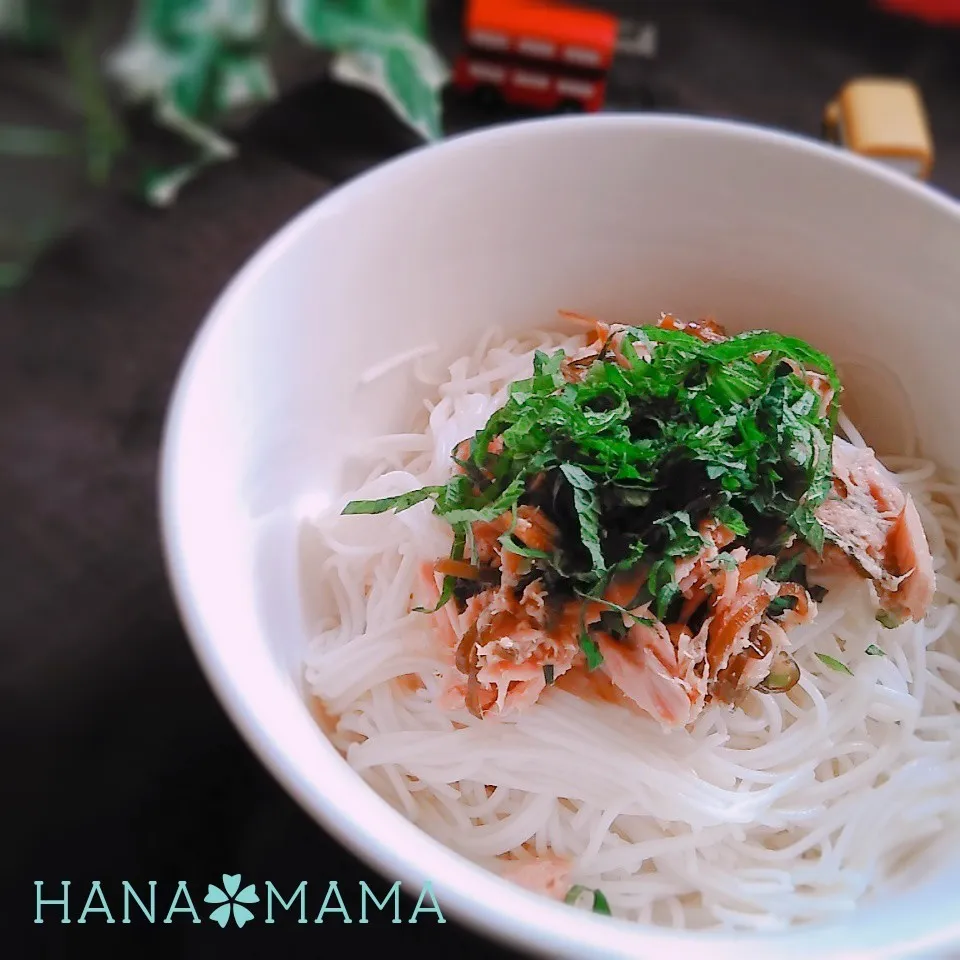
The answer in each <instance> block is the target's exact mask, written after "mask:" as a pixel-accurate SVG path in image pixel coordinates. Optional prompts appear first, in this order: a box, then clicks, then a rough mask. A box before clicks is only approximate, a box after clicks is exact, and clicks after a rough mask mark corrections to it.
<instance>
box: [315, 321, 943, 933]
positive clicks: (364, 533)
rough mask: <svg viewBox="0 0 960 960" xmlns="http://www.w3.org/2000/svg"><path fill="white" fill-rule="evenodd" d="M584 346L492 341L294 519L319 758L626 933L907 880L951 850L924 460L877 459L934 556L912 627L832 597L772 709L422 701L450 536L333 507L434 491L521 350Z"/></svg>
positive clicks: (820, 908)
mask: <svg viewBox="0 0 960 960" xmlns="http://www.w3.org/2000/svg"><path fill="white" fill-rule="evenodd" d="M581 343H582V338H566V337H564V336H562V335H559V334H539V333H538V334H532V335H530V336H528V337H525V338H524V339H522V340H518V339H506V340H505V339H503V338H502V337H500V336H499V335H498V334H496V333H491V335H490V336H488V337H487V338H485V341H484V342H483V343H482V344H479V345H478V347H477V349H476V350H475V351H474V353H473V354H472V355H470V356H468V357H464V358H462V359H460V360H457V361H456V362H455V363H453V364H452V365H451V366H450V368H449V373H448V375H447V377H446V379H445V380H444V381H443V382H441V383H439V384H438V383H437V382H436V379H434V380H433V381H432V383H431V387H430V388H429V389H431V391H432V392H433V399H432V401H431V402H430V403H428V405H427V408H428V409H427V416H426V418H425V420H424V421H423V422H422V423H419V424H416V425H415V427H414V429H413V430H411V431H410V432H409V433H405V434H403V435H400V436H397V437H393V438H382V439H381V440H378V441H373V442H371V444H370V446H369V450H370V451H373V452H374V453H373V455H372V456H371V458H370V462H369V470H368V480H367V481H366V482H365V483H364V484H362V485H361V486H360V487H359V488H358V489H354V490H350V491H349V492H347V493H345V494H344V496H343V497H342V498H341V499H340V500H339V501H338V502H337V503H335V504H333V505H332V507H331V509H330V510H329V511H327V512H325V513H324V514H323V515H322V516H320V517H311V518H308V522H309V523H310V524H311V528H312V534H313V536H315V537H316V538H317V540H318V541H319V543H320V544H321V546H322V550H321V555H320V559H319V560H318V561H317V562H316V563H315V564H313V565H312V566H311V567H310V569H309V570H307V571H306V579H307V581H308V583H309V585H310V586H309V589H310V591H311V593H312V594H313V597H312V601H313V605H314V607H316V606H317V605H319V609H321V610H322V611H323V612H324V614H325V618H324V619H323V621H322V622H321V623H319V624H318V625H317V629H316V633H315V636H314V639H313V640H312V643H311V645H310V647H309V649H308V651H307V654H306V676H307V681H308V686H309V689H310V690H311V692H312V694H313V695H315V696H316V697H317V698H318V699H319V700H320V701H322V704H323V709H324V711H325V714H326V715H327V716H328V717H330V718H334V719H333V720H332V722H331V729H330V731H329V732H330V735H331V737H332V739H333V742H334V743H335V745H336V746H337V747H338V748H339V749H340V750H341V751H342V752H343V753H344V754H345V756H346V758H347V760H348V762H349V763H350V764H351V765H352V766H353V767H354V768H355V769H356V770H357V771H359V772H360V773H361V774H362V775H363V776H364V777H365V778H366V779H367V781H368V782H369V783H370V784H371V785H372V786H373V787H374V788H375V789H376V790H377V791H379V792H380V793H381V794H382V795H383V796H384V797H386V798H387V799H388V800H390V801H391V802H392V803H394V804H395V805H396V806H397V808H398V809H399V810H401V811H402V812H403V813H404V814H405V815H406V816H408V817H409V818H410V819H411V820H412V821H414V822H415V823H416V824H418V825H419V826H420V827H422V828H423V829H424V830H425V831H426V832H427V833H429V834H431V835H433V836H434V837H436V838H437V839H439V840H441V841H442V842H444V843H446V844H448V845H449V846H450V847H452V848H454V849H455V850H457V851H459V852H460V853H462V854H464V855H465V856H467V857H469V858H471V859H472V860H474V861H475V862H477V863H479V864H481V865H484V866H486V867H488V868H490V869H492V870H495V871H497V872H500V871H501V870H502V868H503V867H504V865H505V861H521V862H522V861H525V860H531V859H532V858H533V857H535V856H548V855H549V856H556V857H561V858H565V859H568V860H570V861H571V862H572V864H573V867H572V872H571V881H572V882H573V883H576V884H582V885H583V886H585V887H588V888H593V889H601V890H602V891H603V893H604V894H605V895H606V897H607V900H608V901H609V903H610V907H611V909H612V912H613V913H614V914H615V915H618V916H622V917H626V918H629V919H634V920H637V921H641V922H648V923H657V924H663V925H669V926H675V927H687V928H712V927H713V928H715V927H721V928H733V929H758V930H759V929H776V928H780V927H784V926H788V925H791V924H796V923H807V922H816V921H823V920H829V919H831V918H833V917H835V916H836V915H837V914H840V913H843V912H844V911H848V910H850V909H851V908H852V907H853V906H854V905H855V904H856V903H858V902H860V901H861V900H862V899H863V898H865V897H868V896H870V895H872V894H874V893H876V892H882V891H890V890H894V889H897V888H898V885H901V884H910V883H912V882H914V881H916V880H917V879H919V878H921V877H923V876H924V875H925V873H927V872H928V871H930V870H931V869H933V868H934V866H935V865H936V864H937V863H938V862H939V860H938V857H942V856H944V851H945V850H949V849H951V847H952V846H954V845H956V844H957V843H958V841H960V803H958V788H957V785H958V784H960V662H958V659H957V653H958V650H960V645H958V637H960V624H958V621H957V612H958V607H957V604H958V603H960V568H958V560H960V555H958V549H960V519H958V513H960V488H958V487H956V486H953V485H951V484H950V483H947V482H945V481H944V480H943V479H941V477H940V474H939V471H938V470H937V469H936V468H935V466H934V465H933V464H932V463H929V462H927V461H925V460H922V459H918V458H915V457H910V458H907V457H901V458H892V457H891V458H887V460H886V464H887V466H888V468H890V469H891V470H892V471H893V472H894V473H895V474H896V475H897V477H898V480H899V482H900V484H901V485H902V486H903V488H904V489H905V490H906V491H907V492H909V493H910V494H912V496H913V498H914V500H915V503H916V506H917V509H918V511H919V513H920V516H921V519H922V521H923V525H924V528H925V530H926V533H927V537H928V539H929V543H930V548H931V551H932V553H933V557H934V564H935V568H936V572H937V587H938V592H937V596H936V600H935V603H934V604H933V606H932V607H931V608H930V610H929V613H928V615H927V617H926V619H925V620H924V621H923V622H921V623H913V622H907V623H905V624H904V625H902V626H900V627H897V628H896V629H894V630H888V629H885V628H883V627H882V626H881V625H880V624H879V623H877V622H876V620H875V616H874V614H875V606H876V605H875V601H874V599H873V597H872V594H871V587H870V585H869V584H868V583H867V582H866V581H865V580H859V579H856V580H854V581H853V582H846V583H844V584H838V585H835V588H834V589H831V590H830V592H829V594H828V596H827V597H826V599H825V600H824V601H823V602H822V604H820V605H819V613H818V616H817V617H816V619H815V620H814V621H813V622H812V623H810V624H808V625H805V626H801V627H798V628H797V629H795V630H794V631H792V632H791V634H790V640H791V653H792V655H793V656H794V658H795V659H796V661H797V662H798V663H799V665H800V667H801V669H802V676H801V680H800V682H799V684H798V685H797V686H796V687H795V688H794V689H793V690H791V691H790V692H789V693H787V694H781V695H764V694H761V693H758V692H753V693H751V694H750V695H749V697H748V699H747V701H746V703H745V705H744V709H742V710H731V709H730V708H728V707H724V706H720V705H716V706H711V707H708V708H707V709H706V710H705V711H704V712H703V713H702V714H701V715H700V716H699V717H698V718H697V720H696V721H695V722H694V723H693V724H692V726H691V727H689V728H686V729H679V730H670V731H664V730H663V729H661V727H660V726H659V725H658V724H657V723H656V722H654V721H653V720H647V719H644V718H643V717H640V716H638V715H636V714H635V713H633V712H630V711H628V710H626V709H624V708H623V707H622V706H618V705H614V704H609V703H606V702H603V701H601V700H586V699H582V698H578V697H576V696H574V695H572V694H570V693H567V692H564V691H563V690H560V689H557V688H548V690H547V691H546V692H545V693H544V694H543V695H542V696H541V698H540V700H539V701H538V702H537V703H536V704H534V705H533V706H532V707H529V708H528V709H527V710H526V711H524V712H523V713H521V714H519V715H518V716H516V717H515V718H512V719H507V718H503V719H497V718H493V717H487V718H486V719H484V720H479V719H477V718H475V717H474V716H472V715H471V714H470V713H468V712H467V710H466V709H458V710H455V711H453V712H451V711H450V710H447V709H445V708H443V707H442V706H441V705H440V704H439V703H438V702H437V701H438V700H439V698H440V696H441V693H442V691H443V677H442V676H441V673H442V670H443V663H442V660H441V656H440V653H439V650H438V641H437V639H436V635H435V631H434V629H433V626H432V624H431V622H430V618H429V617H428V616H426V615H424V614H421V613H417V612H411V607H413V606H415V605H416V604H417V603H421V602H423V601H424V599H425V598H424V596H423V593H422V588H421V582H420V579H419V577H420V574H419V571H420V568H421V565H422V563H423V562H424V561H427V562H432V561H434V560H436V559H437V558H438V557H443V556H446V555H447V553H448V552H449V548H450V539H451V533H450V528H449V527H448V526H447V524H445V523H444V522H443V521H442V520H440V519H439V518H437V517H435V516H433V514H432V512H431V505H430V503H429V502H424V503H421V504H419V505H418V506H416V507H413V508H411V509H409V510H407V511H405V512H402V513H399V514H396V515H395V514H393V513H387V514H382V515H378V516H347V517H342V516H340V515H339V511H340V509H342V507H343V506H344V504H346V502H347V501H348V500H351V499H375V498H379V497H386V496H391V495H394V494H398V493H402V492H405V491H407V490H412V489H415V488H418V487H420V486H423V485H426V484H437V483H443V482H444V481H445V480H446V479H447V478H448V477H449V475H450V470H451V459H450V451H451V450H452V449H453V447H454V446H455V445H456V444H457V443H458V442H459V441H461V440H463V439H464V438H466V437H469V436H471V435H472V434H473V433H474V432H475V431H476V430H477V429H479V428H480V427H481V426H482V425H483V424H484V423H485V421H486V420H487V418H488V417H489V416H490V414H491V413H493V411H494V410H495V409H497V408H498V407H499V406H500V405H502V403H503V402H504V400H505V399H506V388H507V386H508V384H509V383H510V382H511V381H514V380H517V379H520V378H523V377H526V376H529V375H530V371H531V369H532V360H533V351H534V349H536V348H539V349H555V348H556V347H557V346H562V347H564V348H565V349H567V350H569V351H572V350H573V349H575V348H576V347H578V346H580V344H581ZM416 370H417V376H418V378H419V379H420V380H421V381H422V382H428V381H430V378H429V377H427V376H426V375H425V374H424V373H423V371H422V370H421V369H420V367H419V363H418V364H417V365H416ZM841 426H842V428H843V429H844V433H845V435H846V437H847V438H848V439H849V440H851V442H853V443H855V444H858V445H862V444H863V440H862V438H860V436H859V434H858V433H857V432H856V431H855V429H854V428H853V427H852V425H851V424H850V423H849V422H847V421H845V420H844V419H843V418H841ZM446 615H447V613H446V611H443V612H442V613H441V614H439V615H438V616H446ZM452 615H453V616H456V614H452ZM871 645H872V646H871ZM868 648H871V649H872V650H875V648H880V649H882V651H883V653H884V654H885V655H880V654H878V653H876V652H873V653H867V649H868ZM817 653H821V654H825V655H827V656H828V657H833V658H836V659H839V660H841V661H842V662H843V663H844V664H846V665H847V666H848V667H849V669H850V670H851V671H852V674H853V675H852V676H851V675H849V674H847V673H843V672H840V671H838V670H835V669H831V668H830V666H828V665H827V664H825V663H824V662H822V661H821V660H819V659H818V658H817V657H816V654H817Z"/></svg>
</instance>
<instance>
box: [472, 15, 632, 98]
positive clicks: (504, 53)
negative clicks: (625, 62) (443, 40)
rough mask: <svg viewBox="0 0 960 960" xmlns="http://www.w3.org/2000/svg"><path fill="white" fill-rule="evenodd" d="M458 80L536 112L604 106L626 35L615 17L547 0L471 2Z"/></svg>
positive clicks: (491, 95)
mask: <svg viewBox="0 0 960 960" xmlns="http://www.w3.org/2000/svg"><path fill="white" fill-rule="evenodd" d="M464 32H465V35H466V36H465V39H466V44H467V50H466V51H465V52H464V53H463V54H462V55H461V56H460V58H459V59H458V60H457V63H456V65H455V67H454V73H453V82H454V84H455V85H456V87H457V88H458V89H460V90H462V91H464V92H466V93H471V92H473V93H482V94H485V95H487V96H488V97H498V98H500V99H502V100H503V101H505V102H506V103H510V104H513V105H516V106H522V107H530V108H532V109H535V110H543V111H553V110H563V109H566V110H583V111H588V112H594V111H597V110H600V108H601V107H602V106H603V103H604V99H605V97H606V87H607V72H608V70H609V69H610V65H611V63H612V62H613V57H614V54H615V52H616V50H617V42H618V38H619V34H620V23H619V21H618V20H617V18H616V17H613V16H610V15H609V14H605V13H600V12H598V11H595V10H585V9H581V8H578V7H573V6H569V5H567V4H560V3H550V2H546V0H471V2H468V3H467V9H466V16H465V18H464Z"/></svg>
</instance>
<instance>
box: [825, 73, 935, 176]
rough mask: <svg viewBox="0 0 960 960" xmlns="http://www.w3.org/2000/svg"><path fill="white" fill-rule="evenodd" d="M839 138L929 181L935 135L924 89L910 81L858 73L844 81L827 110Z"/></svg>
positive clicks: (832, 133) (829, 131)
mask: <svg viewBox="0 0 960 960" xmlns="http://www.w3.org/2000/svg"><path fill="white" fill-rule="evenodd" d="M823 120H824V133H825V135H826V136H827V137H828V138H829V139H831V140H834V141H835V142H837V143H839V144H841V145H842V146H845V147H847V148H848V149H849V150H852V151H853V152H854V153H859V154H861V155H863V156H866V157H871V158H872V159H874V160H880V161H882V162H883V163H886V164H888V165H889V166H893V167H895V168H896V169H898V170H901V171H903V172H904V173H907V174H909V175H911V176H914V177H917V178H918V179H921V180H925V179H927V177H929V176H930V171H931V170H932V168H933V138H932V137H931V135H930V126H929V123H928V120H927V113H926V109H925V108H924V105H923V99H922V97H921V96H920V91H919V90H918V89H917V88H916V86H915V85H914V84H912V83H910V81H908V80H900V79H889V78H884V77H860V78H858V79H856V80H851V81H850V82H849V83H848V84H846V85H845V86H844V87H843V89H842V90H841V91H840V93H839V94H838V95H837V98H836V100H834V101H832V102H831V103H830V104H828V106H827V109H826V111H825V113H824V118H823Z"/></svg>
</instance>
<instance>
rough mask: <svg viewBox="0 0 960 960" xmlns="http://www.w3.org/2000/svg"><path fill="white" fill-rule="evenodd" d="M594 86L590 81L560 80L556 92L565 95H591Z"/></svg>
mask: <svg viewBox="0 0 960 960" xmlns="http://www.w3.org/2000/svg"><path fill="white" fill-rule="evenodd" d="M595 89H596V88H595V87H594V85H593V84H592V83H581V82H580V81H579V80H561V81H560V82H559V83H558V84H557V93H559V94H560V95H561V96H566V97H584V98H586V97H592V96H593V94H594V90H595Z"/></svg>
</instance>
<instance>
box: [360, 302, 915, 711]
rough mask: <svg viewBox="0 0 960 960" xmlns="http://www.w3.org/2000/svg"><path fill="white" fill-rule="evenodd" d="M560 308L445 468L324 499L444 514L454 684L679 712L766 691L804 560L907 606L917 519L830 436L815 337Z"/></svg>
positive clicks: (884, 604) (907, 611)
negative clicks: (555, 691)
mask: <svg viewBox="0 0 960 960" xmlns="http://www.w3.org/2000/svg"><path fill="white" fill-rule="evenodd" d="M566 316H567V317H568V318H572V319H576V320H579V321H580V322H582V323H583V324H585V326H586V327H587V333H586V335H585V343H584V345H583V347H582V348H580V349H578V350H576V351H574V352H572V353H569V354H568V353H566V352H564V351H563V350H558V351H557V352H556V353H554V354H552V355H547V354H544V353H541V352H538V353H537V354H536V355H535V358H534V363H533V375H532V376H531V377H530V378H529V379H526V380H522V381H518V382H516V383H513V384H512V385H511V387H510V390H509V396H508V399H507V401H506V403H505V404H504V406H503V407H501V408H500V409H499V410H498V411H497V412H495V413H494V414H493V415H492V416H491V417H490V419H489V420H488V422H487V423H486V425H485V426H484V427H483V428H482V429H481V430H479V431H478V432H477V433H476V434H475V435H474V436H473V437H472V438H470V439H468V440H465V441H464V442H462V443H461V444H460V445H459V446H458V447H457V448H456V450H455V451H454V452H453V462H454V465H455V467H454V471H453V474H452V476H451V477H450V480H449V481H448V482H447V483H446V484H445V485H442V486H432V487H424V488H422V489H420V490H416V491H412V492H410V493H407V494H403V495H401V496H399V497H392V498H388V499H385V500H377V501H353V502H352V503H350V504H348V506H347V507H346V509H345V510H344V513H379V512H383V511H385V510H391V509H392V510H404V509H407V508H409V507H411V506H413V505H414V504H416V503H419V502H421V501H423V500H427V499H429V500H432V502H433V505H434V512H435V513H436V515H437V516H439V517H441V518H442V519H443V520H444V521H446V523H448V524H449V525H450V527H451V528H452V531H453V541H452V549H451V553H450V556H449V557H446V558H444V559H442V560H440V561H439V562H438V563H436V565H435V566H434V567H433V568H432V569H430V570H429V571H428V573H429V576H428V577H427V582H428V585H429V586H430V587H431V588H433V591H434V597H433V599H434V601H435V602H434V603H433V606H432V608H430V610H429V611H428V612H431V613H433V614H435V617H436V620H437V622H438V625H439V626H440V627H441V629H442V631H443V633H444V635H445V636H446V637H447V638H448V644H449V646H450V653H451V657H452V661H453V664H454V665H455V667H456V673H455V681H454V684H453V689H452V691H451V694H452V695H451V703H452V704H453V705H457V704H465V705H466V706H467V708H468V709H469V710H470V711H471V712H472V713H473V714H474V715H476V716H478V717H482V716H484V715H486V714H488V713H490V712H493V713H502V712H504V711H506V710H507V709H522V708H523V707H524V706H527V705H529V704H531V703H533V702H535V701H536V700H537V699H538V698H539V696H540V694H541V693H542V692H543V690H544V689H545V688H546V687H547V686H549V685H551V684H554V683H557V684H558V685H559V686H563V687H564V688H565V689H568V690H571V691H580V692H584V693H588V692H593V693H597V692H600V693H602V694H604V695H609V696H612V697H613V698H615V699H617V698H619V700H621V701H622V702H624V703H625V704H627V705H628V706H631V707H634V708H639V709H640V710H641V711H643V712H645V713H646V714H649V715H650V716H652V717H654V718H655V719H657V720H659V721H660V722H661V723H662V724H664V725H666V726H678V725H685V724H688V723H690V722H691V721H692V720H693V719H694V718H695V717H696V716H697V715H698V714H699V713H700V711H701V710H702V709H703V708H704V706H705V705H706V704H708V703H711V702H714V701H719V702H723V703H727V704H733V705H736V704H739V703H740V702H741V701H742V700H743V697H744V696H745V695H746V694H747V693H748V692H749V691H750V690H758V691H760V692H763V693H780V692H784V691H786V690H789V689H790V688H791V687H792V686H793V685H794V684H795V683H796V682H797V680H798V679H799V676H800V672H799V669H798V667H797V664H796V663H795V662H794V661H793V659H792V658H791V657H790V655H789V653H788V649H789V646H790V642H789V639H788V636H787V633H788V631H789V630H790V629H791V628H792V627H794V626H796V625H798V624H801V623H805V622H809V621H810V620H812V619H813V617H814V616H815V615H816V603H817V601H818V600H820V599H822V596H821V595H822V593H823V591H822V590H818V588H817V587H815V586H812V585H811V583H809V582H808V579H807V578H808V573H810V572H812V571H814V570H815V569H816V568H818V567H820V566H822V565H825V564H828V563H829V564H831V565H832V566H837V565H838V564H839V565H840V566H843V567H845V568H846V569H849V570H850V571H855V572H856V573H857V574H860V575H862V576H865V577H867V578H869V579H871V580H872V581H873V582H874V583H875V586H876V589H877V594H878V599H879V602H880V606H881V612H880V617H881V618H882V622H884V623H885V624H886V625H888V626H893V625H896V624H897V623H899V622H901V621H902V620H903V619H905V618H907V617H913V618H914V619H920V618H921V617H922V616H923V615H924V613H925V610H926V606H927V605H928V604H929V602H930V599H931V598H932V593H933V571H932V562H931V561H930V554H929V548H928V546H927V543H926V540H925V538H924V535H923V530H922V527H921V525H920V522H919V518H918V517H917V515H916V510H915V508H914V506H913V504H912V502H911V501H910V498H909V497H908V496H906V495H905V494H904V493H903V492H902V491H901V490H900V489H899V487H898V486H897V485H896V483H895V481H894V480H893V478H892V477H891V476H890V475H889V474H887V473H886V472H885V471H884V470H883V468H882V467H881V466H880V465H879V464H878V463H877V462H876V460H875V458H874V457H873V454H872V452H871V451H869V450H859V449H857V448H854V447H852V446H851V445H850V444H848V443H846V442H845V441H844V440H842V439H840V438H838V437H834V428H835V425H836V420H837V415H838V398H839V393H840V384H839V382H838V380H837V376H836V373H835V371H834V368H833V364H832V363H831V361H830V359H829V358H828V357H826V356H825V355H824V354H822V353H820V352H818V351H817V350H815V349H813V348H812V347H811V346H810V345H808V344H807V343H805V342H803V341H802V340H799V339H796V338H793V337H787V336H783V335H781V334H778V333H774V332H771V331H753V332H749V333H743V334H739V335H736V336H732V337H730V336H727V335H726V333H725V332H724V330H723V329H722V328H721V327H720V326H719V325H718V324H717V323H716V322H714V321H712V320H700V321H694V322H689V323H683V322H680V321H679V320H677V319H676V318H675V317H673V316H671V315H668V314H664V315H661V317H660V319H659V321H658V322H657V323H656V324H654V325H649V326H636V327H635V326H625V325H607V324H604V323H601V322H598V321H594V320H590V319H588V318H579V317H576V316H575V315H572V314H567V315H566ZM436 575H439V576H440V577H442V587H441V588H440V589H439V590H438V589H437V581H436V579H435V576H436Z"/></svg>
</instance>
